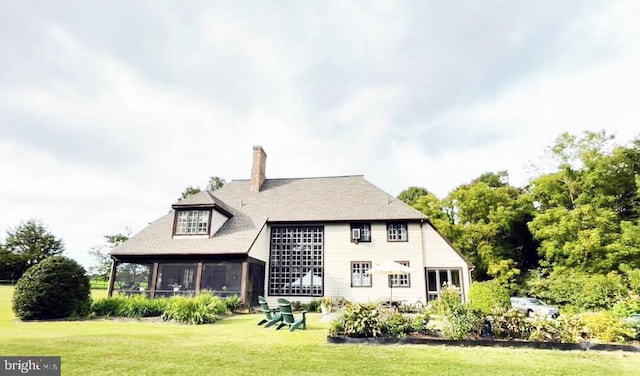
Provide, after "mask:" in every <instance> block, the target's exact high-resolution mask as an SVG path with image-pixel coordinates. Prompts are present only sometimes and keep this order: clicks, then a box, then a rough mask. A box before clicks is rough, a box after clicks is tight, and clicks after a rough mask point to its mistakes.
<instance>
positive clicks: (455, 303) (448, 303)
mask: <svg viewBox="0 0 640 376" xmlns="http://www.w3.org/2000/svg"><path fill="white" fill-rule="evenodd" d="M460 305H462V297H461V296H460V289H459V288H457V287H456V286H453V285H445V286H443V287H442V290H441V293H440V299H438V300H436V301H435V302H434V303H433V311H434V312H435V313H437V314H440V315H445V316H449V315H450V314H451V313H452V312H453V310H454V308H456V307H459V306H460Z"/></svg>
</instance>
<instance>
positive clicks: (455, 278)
mask: <svg viewBox="0 0 640 376" xmlns="http://www.w3.org/2000/svg"><path fill="white" fill-rule="evenodd" d="M451 284H452V285H454V286H456V287H460V271H459V270H451Z"/></svg>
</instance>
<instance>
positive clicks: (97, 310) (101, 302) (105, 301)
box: [91, 296, 127, 317]
mask: <svg viewBox="0 0 640 376" xmlns="http://www.w3.org/2000/svg"><path fill="white" fill-rule="evenodd" d="M126 304H127V298H126V297H124V296H114V297H110V298H102V299H98V300H96V301H94V302H93V304H91V312H92V313H93V314H94V315H96V316H105V317H110V316H120V312H121V311H122V310H123V308H124V306H125V305H126Z"/></svg>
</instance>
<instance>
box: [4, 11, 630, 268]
mask: <svg viewBox="0 0 640 376" xmlns="http://www.w3.org/2000/svg"><path fill="white" fill-rule="evenodd" d="M639 19H640V2H637V1H613V0H602V1H587V0H576V1H571V0H566V1H555V0H542V1H535V2H533V1H455V2H451V1H401V0H394V1H345V0H340V1H313V2H310V1H268V2H267V1H152V0H148V1H144V0H142V1H129V0H111V1H101V2H98V1H90V2H88V1H84V0H80V1H65V0H63V1H30V0H21V1H14V0H0V177H1V178H2V182H1V183H0V240H1V239H4V238H5V237H6V232H7V231H10V230H12V229H14V228H15V227H16V226H18V225H19V224H20V223H21V221H26V220H28V219H32V218H33V219H37V220H40V221H41V222H42V223H44V224H45V225H46V226H47V228H48V230H49V231H50V232H51V233H53V234H54V235H55V236H56V237H59V238H62V239H63V240H64V242H65V245H66V255H68V256H70V257H72V258H74V259H76V260H78V261H79V262H81V263H82V264H84V265H85V266H88V265H89V264H90V262H91V260H90V258H89V256H88V253H87V251H88V250H89V249H90V248H91V247H93V246H96V245H100V244H102V243H103V240H104V239H103V236H104V235H107V234H115V233H121V232H125V231H131V232H132V233H136V232H138V231H140V230H141V229H142V228H144V227H145V226H146V225H147V224H148V223H149V222H151V221H153V220H155V219H157V218H158V217H161V216H162V215H164V214H166V213H167V211H168V210H169V209H170V206H171V204H172V203H174V202H175V201H176V199H177V198H178V197H179V196H180V194H181V192H182V191H183V190H184V188H185V187H187V186H189V185H193V186H201V187H204V186H205V185H206V184H207V181H208V179H209V177H210V176H220V177H223V178H224V179H226V180H227V181H230V180H233V179H248V178H249V176H250V172H251V158H252V146H253V145H262V146H263V147H264V149H265V150H266V152H267V155H268V157H267V169H266V173H267V177H268V178H288V177H312V176H336V175H356V174H357V175H364V176H365V178H366V179H368V180H369V181H370V182H372V183H373V184H375V185H376V186H378V187H380V188H381V189H383V190H384V191H386V192H388V193H389V194H391V195H393V196H396V195H397V194H398V193H400V192H401V191H402V190H403V189H405V188H407V187H409V186H420V187H425V188H427V189H428V190H429V191H431V192H434V193H435V194H436V195H438V196H439V197H444V196H445V195H446V194H447V193H448V192H450V191H451V190H452V189H454V188H455V187H457V186H458V185H460V184H463V183H466V182H469V181H470V180H472V179H473V178H475V177H477V176H479V175H480V174H482V173H483V172H488V171H500V170H507V171H508V172H509V175H510V182H511V184H513V185H517V186H524V185H525V184H526V183H527V181H528V180H529V179H530V178H531V177H532V172H531V170H530V168H528V167H527V166H529V165H530V164H531V163H535V162H536V161H539V160H540V158H541V157H542V156H543V154H544V150H545V148H546V147H547V146H549V145H551V144H552V143H553V141H554V140H555V139H556V138H557V137H558V136H559V135H560V134H561V133H563V132H570V133H572V134H581V133H582V132H584V131H599V130H605V131H607V132H609V133H612V134H615V135H616V140H617V142H618V143H620V144H625V143H627V142H629V141H630V140H632V139H633V138H635V137H637V136H639V135H640V126H639V124H640V122H639V120H640V105H639V104H638V103H639V101H638V99H639V97H640V73H639V68H638V67H640V22H638V20H639Z"/></svg>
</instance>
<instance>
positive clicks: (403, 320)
mask: <svg viewBox="0 0 640 376" xmlns="http://www.w3.org/2000/svg"><path fill="white" fill-rule="evenodd" d="M381 322H382V335H388V336H390V337H394V338H401V337H404V336H405V335H406V334H408V333H411V331H412V330H411V327H412V320H411V318H410V317H409V316H406V315H403V314H402V313H389V314H388V315H383V316H382V318H381Z"/></svg>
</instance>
